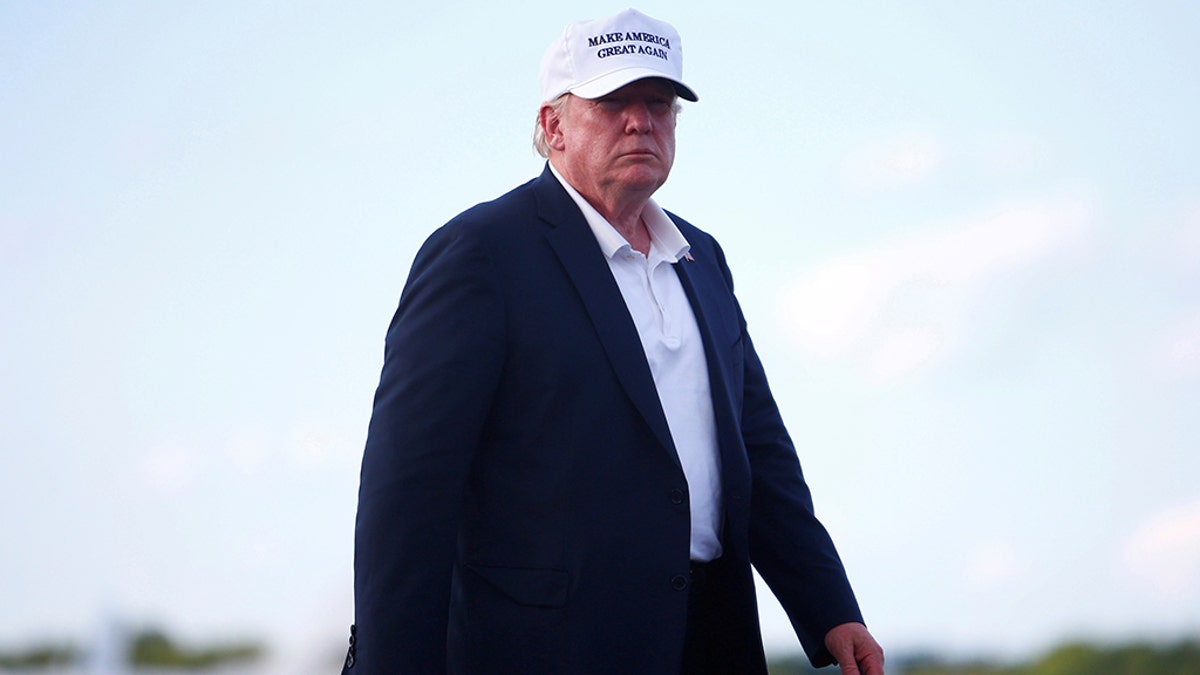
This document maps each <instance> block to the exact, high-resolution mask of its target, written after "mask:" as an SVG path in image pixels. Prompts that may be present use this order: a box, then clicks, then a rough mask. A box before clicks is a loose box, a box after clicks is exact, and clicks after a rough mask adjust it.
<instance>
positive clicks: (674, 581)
mask: <svg viewBox="0 0 1200 675" xmlns="http://www.w3.org/2000/svg"><path fill="white" fill-rule="evenodd" d="M687 587H688V580H687V577H685V576H683V575H682V574H676V575H675V576H673V577H671V588H673V589H675V590H677V591H682V590H686V589H687Z"/></svg>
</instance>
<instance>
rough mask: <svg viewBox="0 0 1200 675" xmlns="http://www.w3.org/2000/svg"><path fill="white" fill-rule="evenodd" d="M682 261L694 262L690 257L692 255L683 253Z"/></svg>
mask: <svg viewBox="0 0 1200 675" xmlns="http://www.w3.org/2000/svg"><path fill="white" fill-rule="evenodd" d="M683 259H684V260H686V261H688V262H696V259H695V258H693V257H692V254H691V253H684V254H683Z"/></svg>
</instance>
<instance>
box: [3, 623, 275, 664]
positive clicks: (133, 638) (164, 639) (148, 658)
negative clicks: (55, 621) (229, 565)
mask: <svg viewBox="0 0 1200 675" xmlns="http://www.w3.org/2000/svg"><path fill="white" fill-rule="evenodd" d="M124 651H125V659H124V660H125V663H126V665H129V666H132V667H134V668H171V669H199V668H211V667H213V666H218V665H226V664H232V663H247V662H253V661H257V660H258V659H260V658H261V657H262V656H263V655H264V649H263V647H262V646H261V645H260V644H259V643H257V642H253V641H239V642H234V643H227V644H221V645H215V646H208V647H199V648H197V647H186V646H183V645H180V644H179V643H177V642H175V641H174V640H172V639H171V638H169V637H168V636H167V634H166V633H165V632H163V631H161V630H159V629H156V628H147V629H144V630H141V631H137V632H134V633H132V634H130V635H129V636H127V638H126V642H125V649H124ZM86 658H87V653H86V652H85V651H84V650H82V649H80V648H78V647H77V646H75V645H72V644H67V643H61V644H42V645H37V646H34V647H30V648H27V649H22V650H14V651H5V650H0V671H7V672H15V671H29V672H36V671H39V670H43V669H46V668H48V667H50V666H70V665H77V664H81V663H83V662H84V661H85V660H86Z"/></svg>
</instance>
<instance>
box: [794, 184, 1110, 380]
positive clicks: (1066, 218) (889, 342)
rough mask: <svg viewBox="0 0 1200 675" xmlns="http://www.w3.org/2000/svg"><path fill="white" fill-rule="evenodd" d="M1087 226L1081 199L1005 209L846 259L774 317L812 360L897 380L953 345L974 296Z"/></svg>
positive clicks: (797, 285)
mask: <svg viewBox="0 0 1200 675" xmlns="http://www.w3.org/2000/svg"><path fill="white" fill-rule="evenodd" d="M1091 221H1092V208H1091V205H1090V204H1089V202H1087V201H1086V200H1084V199H1080V198H1065V199H1061V200H1058V201H1047V202H1041V203H1033V204H1028V205H1012V206H1009V207H1007V208H1002V209H998V210H996V211H994V212H991V213H987V214H984V215H981V216H979V217H976V218H974V219H972V220H969V221H967V222H966V223H964V224H962V225H959V226H958V227H953V228H946V227H942V228H938V229H937V231H934V232H931V233H926V234H921V235H917V236H912V237H909V238H907V239H905V240H902V241H900V242H898V243H896V244H893V245H891V246H888V247H880V248H877V249H872V250H866V251H861V252H857V253H851V254H848V255H844V256H841V257H839V258H835V259H833V260H830V261H828V262H827V263H825V264H823V265H821V266H819V267H817V268H816V269H814V270H812V272H810V273H809V274H807V275H805V276H804V277H801V278H800V279H798V280H796V281H795V282H794V283H791V284H789V285H787V286H785V287H784V289H783V290H782V292H781V295H780V301H779V306H780V311H779V313H778V315H779V316H780V317H782V318H781V320H782V321H783V322H784V324H785V326H784V327H785V331H786V333H787V335H788V336H789V337H790V338H791V340H792V341H793V342H794V344H795V345H796V346H798V347H799V348H801V349H803V350H804V351H806V352H808V353H809V354H810V355H812V356H814V357H816V358H819V359H824V360H835V359H842V358H854V359H855V360H857V361H859V362H861V363H862V364H864V365H865V368H866V374H867V375H868V377H869V378H870V379H874V380H877V381H886V380H890V379H894V378H895V377H898V376H901V375H904V374H906V373H908V372H911V371H913V370H916V369H918V368H920V367H922V366H924V365H926V364H929V363H932V362H934V361H935V360H936V358H937V357H938V355H940V354H942V353H943V352H944V351H945V350H946V349H947V348H948V347H949V346H951V345H952V344H953V343H954V339H955V336H956V334H957V332H958V324H959V323H960V322H961V320H962V315H963V313H964V312H965V311H966V309H967V308H969V307H970V301H971V299H972V297H973V296H974V295H976V294H977V293H978V292H979V290H980V289H982V288H984V287H985V286H986V285H987V284H988V283H990V282H992V281H994V280H996V279H998V278H1001V277H1002V276H1003V275H1005V274H1008V273H1011V272H1012V271H1014V270H1018V269H1020V268H1022V267H1025V266H1027V265H1031V264H1034V263H1036V262H1039V261H1042V260H1044V259H1046V258H1048V257H1050V256H1052V255H1055V254H1056V253H1059V252H1061V251H1063V250H1064V249H1067V248H1068V247H1069V246H1070V245H1071V244H1072V243H1074V242H1076V241H1078V240H1079V239H1080V238H1081V237H1082V235H1083V234H1084V233H1086V231H1087V230H1088V228H1089V226H1090V224H1091Z"/></svg>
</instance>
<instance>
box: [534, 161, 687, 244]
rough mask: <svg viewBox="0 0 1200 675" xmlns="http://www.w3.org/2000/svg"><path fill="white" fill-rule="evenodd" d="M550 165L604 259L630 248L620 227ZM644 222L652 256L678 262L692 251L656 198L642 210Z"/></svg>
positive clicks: (551, 171) (648, 202)
mask: <svg viewBox="0 0 1200 675" xmlns="http://www.w3.org/2000/svg"><path fill="white" fill-rule="evenodd" d="M549 164H550V173H553V174H554V177H555V178H557V179H558V182H559V183H562V186H563V189H565V190H566V191H567V194H568V195H570V196H571V199H572V201H574V202H575V205H576V206H578V207H579V210H580V211H582V212H583V217H584V219H585V220H587V224H588V227H590V228H591V230H592V234H594V235H595V236H596V243H598V244H600V250H601V251H602V252H603V253H604V255H605V257H607V258H610V259H611V258H612V257H613V256H615V255H617V254H618V253H620V252H621V251H622V250H624V249H628V248H630V246H629V242H628V241H625V237H622V236H621V233H620V232H617V228H615V227H613V226H612V223H610V222H608V220H607V219H606V218H605V217H604V216H602V215H600V212H599V211H597V210H596V209H595V208H594V207H593V206H592V205H591V204H589V203H588V200H586V199H584V198H583V195H581V194H579V192H578V191H577V190H576V189H575V188H574V187H573V186H572V185H571V184H570V183H568V182H567V179H565V178H563V177H562V174H560V173H559V172H558V169H556V168H555V167H554V163H553V162H549ZM642 220H643V221H645V223H646V229H647V230H649V231H650V255H651V257H654V256H655V254H657V255H658V256H660V257H662V258H664V259H667V260H670V261H671V262H678V261H680V260H682V259H683V258H684V256H686V255H687V254H688V251H690V250H691V248H692V246H691V244H689V243H688V240H687V238H686V237H684V236H683V233H682V232H680V231H679V228H678V227H677V226H676V225H675V222H674V221H672V220H671V217H670V216H668V215H667V212H666V211H664V210H663V209H662V207H660V206H659V205H658V203H657V202H655V201H654V200H653V199H651V200H649V201H647V202H646V208H644V209H642Z"/></svg>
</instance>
